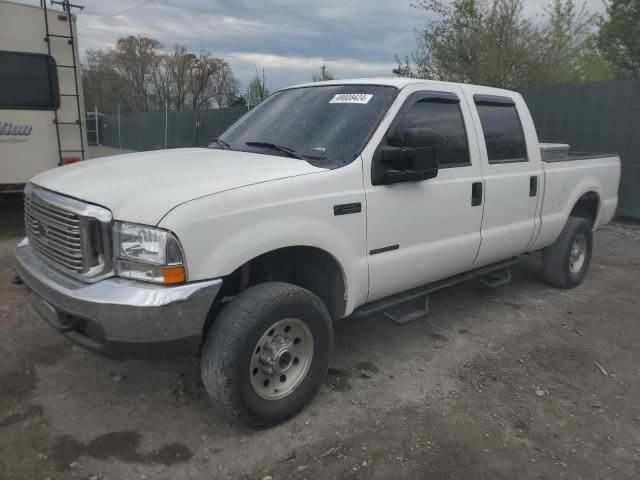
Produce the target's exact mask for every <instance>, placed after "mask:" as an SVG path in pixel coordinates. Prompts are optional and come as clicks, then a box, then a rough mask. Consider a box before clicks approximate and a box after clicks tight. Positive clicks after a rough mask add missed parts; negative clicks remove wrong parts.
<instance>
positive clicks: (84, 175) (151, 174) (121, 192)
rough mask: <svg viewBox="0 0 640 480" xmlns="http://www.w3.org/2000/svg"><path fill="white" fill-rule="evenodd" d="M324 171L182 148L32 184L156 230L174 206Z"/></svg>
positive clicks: (89, 164) (113, 160)
mask: <svg viewBox="0 0 640 480" xmlns="http://www.w3.org/2000/svg"><path fill="white" fill-rule="evenodd" d="M324 170H325V169H322V168H318V167H314V166H312V165H310V164H309V163H307V162H305V161H303V160H298V159H296V158H289V157H283V156H273V155H262V154H258V153H249V152H235V151H229V150H214V149H205V148H181V149H172V150H159V151H152V152H142V153H131V154H125V155H117V156H113V157H104V158H98V159H95V160H87V161H84V162H79V163H75V164H72V165H66V166H64V167H58V168H54V169H52V170H49V171H47V172H44V173H41V174H40V175H37V176H35V177H34V178H33V179H32V180H31V182H32V183H34V184H35V185H39V186H41V187H43V188H46V189H48V190H52V191H54V192H58V193H61V194H63V195H67V196H70V197H75V198H77V199H79V200H83V201H86V202H89V203H94V204H96V205H101V206H103V207H106V208H108V209H110V210H111V212H112V213H113V216H114V218H115V219H118V220H125V221H129V222H137V223H144V224H150V225H155V224H157V223H158V222H159V221H160V220H161V219H162V217H163V216H164V215H165V214H166V213H167V212H168V211H169V210H171V209H172V208H174V207H175V206H177V205H179V204H181V203H184V202H188V201H190V200H193V199H196V198H199V197H203V196H207V195H212V194H215V193H219V192H223V191H226V190H231V189H234V188H240V187H246V186H248V185H254V184H257V183H263V182H269V181H273V180H278V179H281V178H287V177H293V176H297V175H306V174H309V173H316V172H322V171H324Z"/></svg>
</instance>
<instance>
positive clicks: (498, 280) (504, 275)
mask: <svg viewBox="0 0 640 480" xmlns="http://www.w3.org/2000/svg"><path fill="white" fill-rule="evenodd" d="M478 280H480V282H482V283H483V284H484V285H486V286H487V287H489V288H497V287H501V286H502V285H505V284H507V283H509V282H510V281H511V269H510V268H505V269H504V270H500V271H497V272H493V273H490V274H489V275H485V276H484V277H480V278H479V279H478Z"/></svg>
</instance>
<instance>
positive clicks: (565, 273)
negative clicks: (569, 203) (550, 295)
mask: <svg viewBox="0 0 640 480" xmlns="http://www.w3.org/2000/svg"><path fill="white" fill-rule="evenodd" d="M592 248H593V235H592V232H591V225H590V224H589V222H588V221H587V220H585V219H584V218H578V217H569V219H568V220H567V224H566V225H565V227H564V229H563V230H562V233H561V234H560V236H559V237H558V239H557V240H556V241H555V242H554V243H553V245H551V246H550V247H547V248H545V249H544V256H543V260H542V266H543V274H544V279H545V281H546V282H547V283H549V284H550V285H554V286H556V287H562V288H572V287H575V286H577V285H579V284H580V283H581V282H582V280H583V279H584V277H585V275H586V274H587V270H588V269H589V264H590V263H591V250H592Z"/></svg>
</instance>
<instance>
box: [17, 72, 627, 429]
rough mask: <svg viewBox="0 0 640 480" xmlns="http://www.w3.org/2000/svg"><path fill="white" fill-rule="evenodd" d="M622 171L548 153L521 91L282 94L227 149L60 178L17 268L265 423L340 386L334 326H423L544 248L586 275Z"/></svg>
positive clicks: (571, 275) (52, 180) (83, 167)
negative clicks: (455, 299) (437, 311)
mask: <svg viewBox="0 0 640 480" xmlns="http://www.w3.org/2000/svg"><path fill="white" fill-rule="evenodd" d="M619 176H620V161H619V159H618V158H617V157H616V156H614V155H595V154H590V155H588V154H582V155H574V154H571V153H568V146H566V145H564V146H563V145H541V144H539V143H538V138H537V136H536V130H535V127H534V124H533V121H532V119H531V116H530V114H529V111H528V110H527V106H526V105H525V102H524V101H523V99H522V97H521V96H520V95H519V94H518V93H514V92H510V91H505V90H498V89H494V88H487V87H479V86H472V85H459V84H452V83H441V82H432V81H421V80H414V79H364V80H363V79H359V80H340V81H331V82H319V83H314V84H309V85H301V86H296V87H291V88H287V89H284V90H281V91H278V92H276V93H274V94H273V95H271V96H270V97H269V98H268V99H267V100H266V101H264V102H263V103H262V104H260V105H259V106H258V107H257V108H255V109H254V110H252V111H251V112H250V113H248V114H247V115H245V116H244V117H243V118H241V119H240V120H239V121H238V122H236V123H235V124H234V125H233V126H232V127H230V128H229V129H228V130H227V131H226V132H225V133H224V134H223V135H222V136H221V137H220V138H219V139H218V140H216V141H215V142H214V143H213V144H212V145H211V146H210V148H208V149H178V150H166V151H157V152H146V153H134V154H129V155H121V156H117V157H110V158H102V159H98V160H91V161H87V162H82V163H78V164H74V165H68V166H64V167H61V168H56V169H53V170H50V171H48V172H45V173H43V174H40V175H38V176H36V177H34V178H33V179H32V180H31V182H30V183H29V184H28V186H27V188H26V192H25V219H26V231H27V237H26V238H25V239H24V240H23V241H22V242H21V243H20V244H19V245H18V247H17V250H16V256H17V270H18V273H19V275H20V277H21V278H22V279H23V280H24V282H25V284H26V286H27V287H28V296H29V299H30V301H31V303H32V305H33V306H34V308H35V309H36V310H37V311H38V312H39V313H40V314H41V315H42V316H43V317H44V319H45V320H46V321H47V322H48V323H50V324H51V325H53V326H54V327H55V328H56V329H57V330H59V331H60V332H62V333H63V334H64V335H66V336H67V337H69V338H70V339H71V340H73V341H75V342H77V343H79V344H81V345H83V346H85V347H87V348H89V349H92V350H95V351H98V352H101V353H103V354H105V355H107V356H109V357H111V358H130V357H144V358H150V357H154V356H167V355H171V354H178V353H182V354H198V353H199V354H201V369H202V378H203V381H204V385H205V387H206V389H207V391H208V393H209V394H210V397H211V399H212V400H213V402H214V404H215V405H217V406H218V407H219V408H220V409H221V410H222V411H223V412H224V413H226V414H227V415H229V416H230V417H232V418H234V419H236V420H239V421H241V422H244V423H247V424H250V425H270V424H274V423H277V422H278V421H281V420H283V419H285V418H287V417H289V416H291V415H293V414H294V413H296V412H297V411H299V410H300V409H301V408H302V407H303V406H304V405H305V404H306V403H307V402H308V401H309V400H310V399H311V398H312V397H313V395H314V393H315V392H316V391H317V389H318V387H319V386H320V385H321V384H322V382H323V378H324V377H325V374H326V372H327V368H328V366H329V361H330V359H331V354H332V349H333V324H334V322H336V321H338V320H340V319H342V318H345V317H349V316H354V315H359V316H363V315H370V314H373V313H376V312H380V313H382V312H384V313H386V314H387V316H388V317H389V318H391V319H392V320H394V321H397V322H400V323H402V322H406V321H408V320H412V319H415V318H418V317H420V316H421V315H423V314H425V313H426V307H425V300H426V299H428V296H429V294H430V293H431V292H433V291H434V290H436V289H439V288H443V287H445V286H448V285H451V284H453V283H456V282H460V281H463V280H467V279H470V278H474V277H477V278H480V279H483V280H484V281H485V282H486V283H490V284H492V285H496V284H498V283H500V282H501V281H505V280H507V279H508V275H506V274H505V273H504V272H505V271H508V270H507V269H508V267H509V266H510V265H511V264H512V263H513V262H514V261H515V260H516V259H517V257H518V256H520V255H522V254H526V253H529V252H536V251H542V252H543V260H542V263H543V275H544V278H545V280H546V281H547V282H549V283H550V284H553V285H557V286H559V287H565V288H567V287H574V286H576V285H578V284H580V282H581V281H582V280H583V278H584V276H585V274H586V272H587V269H588V267H589V261H590V258H591V248H592V231H593V230H595V229H596V228H597V227H598V226H600V225H602V224H604V223H606V222H608V221H610V220H611V218H612V217H613V215H614V213H615V210H616V206H617V190H618V182H619Z"/></svg>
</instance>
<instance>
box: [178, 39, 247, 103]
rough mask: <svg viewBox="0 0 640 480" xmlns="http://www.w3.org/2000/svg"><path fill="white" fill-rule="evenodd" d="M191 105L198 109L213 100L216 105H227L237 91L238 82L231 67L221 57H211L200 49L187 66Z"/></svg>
mask: <svg viewBox="0 0 640 480" xmlns="http://www.w3.org/2000/svg"><path fill="white" fill-rule="evenodd" d="M189 79H190V88H191V91H190V93H191V106H192V108H193V110H198V109H200V108H202V107H203V106H209V105H210V104H211V102H212V101H213V102H215V103H216V104H217V106H218V107H224V106H227V105H228V104H229V103H230V102H231V101H232V100H233V99H234V98H235V97H236V94H237V93H238V90H239V89H240V82H239V81H238V80H237V79H236V78H235V76H234V75H233V71H232V70H231V67H230V66H229V64H228V63H227V62H226V60H223V59H222V58H216V57H212V56H211V54H210V53H209V52H206V51H202V52H200V54H198V56H197V57H196V58H195V59H194V60H193V61H192V62H191V65H190V68H189Z"/></svg>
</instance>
